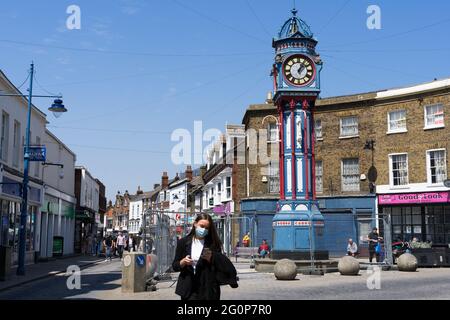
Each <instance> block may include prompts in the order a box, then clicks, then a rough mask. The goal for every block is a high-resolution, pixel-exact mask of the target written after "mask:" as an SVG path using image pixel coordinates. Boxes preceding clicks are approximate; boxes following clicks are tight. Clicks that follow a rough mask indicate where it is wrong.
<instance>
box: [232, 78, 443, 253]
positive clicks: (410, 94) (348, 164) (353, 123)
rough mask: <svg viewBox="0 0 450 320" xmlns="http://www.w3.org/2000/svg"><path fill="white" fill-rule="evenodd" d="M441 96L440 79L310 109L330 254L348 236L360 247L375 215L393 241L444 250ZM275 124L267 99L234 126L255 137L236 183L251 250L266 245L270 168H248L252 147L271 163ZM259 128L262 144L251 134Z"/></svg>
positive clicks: (271, 201)
mask: <svg viewBox="0 0 450 320" xmlns="http://www.w3.org/2000/svg"><path fill="white" fill-rule="evenodd" d="M449 91H450V80H449V79H447V80H441V81H433V82H430V83H425V84H420V85H416V86H411V87H406V88H401V89H392V90H384V91H378V92H371V93H364V94H356V95H349V96H341V97H331V98H325V99H321V100H318V101H317V104H316V112H315V132H316V144H315V154H316V165H315V169H316V170H315V171H316V190H317V197H318V200H319V206H320V210H321V212H322V213H323V215H324V217H325V219H326V222H327V223H326V226H325V228H326V229H325V233H326V237H327V243H328V245H329V247H330V248H329V249H330V254H331V255H340V254H342V253H344V251H345V246H346V245H345V244H346V240H347V238H350V237H352V238H354V239H358V244H359V245H360V246H361V247H362V248H364V247H366V245H367V243H366V241H365V238H366V236H367V234H368V232H369V230H370V228H371V227H372V226H374V225H377V224H378V220H377V217H378V216H379V215H380V214H383V213H384V214H386V213H390V214H392V232H393V238H394V239H395V238H402V239H406V240H409V239H411V238H412V237H417V238H419V239H420V240H423V241H426V240H428V241H432V242H433V243H445V244H448V243H449V242H450V238H449V237H450V206H449V190H450V189H449V188H446V187H445V186H444V183H443V182H444V180H446V179H447V172H448V160H447V150H448V148H449V138H450V131H449V129H448V123H446V122H447V117H446V111H447V112H448V106H449V100H450V96H449ZM276 117H277V110H276V108H275V106H273V105H272V104H271V103H270V100H268V101H267V103H266V104H260V105H252V106H250V107H249V108H248V109H247V111H246V113H245V115H244V119H243V124H244V125H245V126H246V130H247V131H249V129H256V130H257V131H258V132H259V133H258V134H257V143H254V142H251V137H250V135H251V134H254V133H249V132H247V143H246V170H245V175H244V176H242V177H241V179H240V181H239V182H238V183H240V184H245V185H246V193H245V194H244V195H243V196H242V201H241V210H242V212H243V213H244V214H246V215H249V216H251V215H256V216H257V230H258V232H257V238H256V240H257V241H258V242H259V241H260V240H261V239H262V238H267V239H269V242H270V241H271V239H272V237H271V219H272V217H273V214H274V212H275V211H276V202H277V200H278V199H279V194H278V192H276V191H275V185H276V176H277V175H278V171H277V169H276V168H277V165H278V163H277V165H274V169H271V168H272V163H271V162H269V163H267V161H266V162H262V161H259V160H258V161H257V162H256V163H254V159H252V157H254V152H252V151H251V148H252V146H253V148H254V146H255V145H258V146H261V145H264V144H265V143H266V144H267V145H268V154H269V155H271V152H272V151H274V154H273V155H272V156H271V157H269V158H270V159H271V160H270V161H272V160H273V161H274V162H275V161H276V159H278V155H276V154H277V150H276V149H275V148H273V147H274V145H275V143H273V144H271V143H270V142H267V141H266V142H265V141H264V139H267V138H268V137H270V136H275V135H276V134H277V133H276V126H277V118H276ZM264 129H266V130H267V132H268V133H267V135H266V134H261V131H259V130H264ZM250 131H251V130H250ZM271 131H273V134H272V133H271ZM267 140H272V139H270V138H269V139H267ZM249 141H250V142H249ZM272 149H273V150H272ZM271 174H273V175H275V177H274V178H273V179H272V178H271ZM270 181H273V185H272V186H271V185H270ZM380 227H382V226H381V225H380ZM242 231H244V230H242ZM241 233H242V232H241ZM363 251H364V249H363Z"/></svg>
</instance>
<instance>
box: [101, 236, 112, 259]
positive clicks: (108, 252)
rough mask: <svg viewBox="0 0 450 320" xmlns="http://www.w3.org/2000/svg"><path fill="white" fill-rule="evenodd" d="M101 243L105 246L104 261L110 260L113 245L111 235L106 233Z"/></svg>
mask: <svg viewBox="0 0 450 320" xmlns="http://www.w3.org/2000/svg"><path fill="white" fill-rule="evenodd" d="M103 245H104V246H105V256H106V259H105V261H108V259H109V261H111V260H112V246H113V240H112V237H111V235H107V236H106V237H105V239H104V240H103Z"/></svg>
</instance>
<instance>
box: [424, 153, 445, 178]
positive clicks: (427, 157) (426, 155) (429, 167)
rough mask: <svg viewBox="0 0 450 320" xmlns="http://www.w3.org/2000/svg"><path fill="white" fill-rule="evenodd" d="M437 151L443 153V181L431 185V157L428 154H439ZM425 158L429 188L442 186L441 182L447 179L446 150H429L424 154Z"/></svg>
mask: <svg viewBox="0 0 450 320" xmlns="http://www.w3.org/2000/svg"><path fill="white" fill-rule="evenodd" d="M439 151H444V163H445V166H444V169H445V177H444V179H443V181H441V182H436V183H433V182H432V177H431V157H430V153H431V152H439ZM425 157H426V161H427V182H428V184H429V185H430V186H436V185H442V184H443V182H444V181H445V180H446V179H447V177H448V173H447V150H446V149H431V150H427V151H426V152H425Z"/></svg>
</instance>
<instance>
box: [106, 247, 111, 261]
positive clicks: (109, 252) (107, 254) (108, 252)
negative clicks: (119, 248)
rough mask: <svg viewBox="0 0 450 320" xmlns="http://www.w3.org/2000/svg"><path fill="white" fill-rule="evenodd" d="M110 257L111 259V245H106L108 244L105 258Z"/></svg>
mask: <svg viewBox="0 0 450 320" xmlns="http://www.w3.org/2000/svg"><path fill="white" fill-rule="evenodd" d="M108 258H109V259H110V260H112V257H111V247H108V246H106V259H108Z"/></svg>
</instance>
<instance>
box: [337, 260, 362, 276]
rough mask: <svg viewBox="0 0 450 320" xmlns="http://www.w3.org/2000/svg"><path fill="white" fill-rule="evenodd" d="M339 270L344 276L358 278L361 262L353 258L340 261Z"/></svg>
mask: <svg viewBox="0 0 450 320" xmlns="http://www.w3.org/2000/svg"><path fill="white" fill-rule="evenodd" d="M338 270H339V272H340V273H341V275H343V276H356V275H358V273H359V262H358V260H356V259H355V258H353V257H351V256H345V257H343V258H341V259H340V260H339V263H338Z"/></svg>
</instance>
